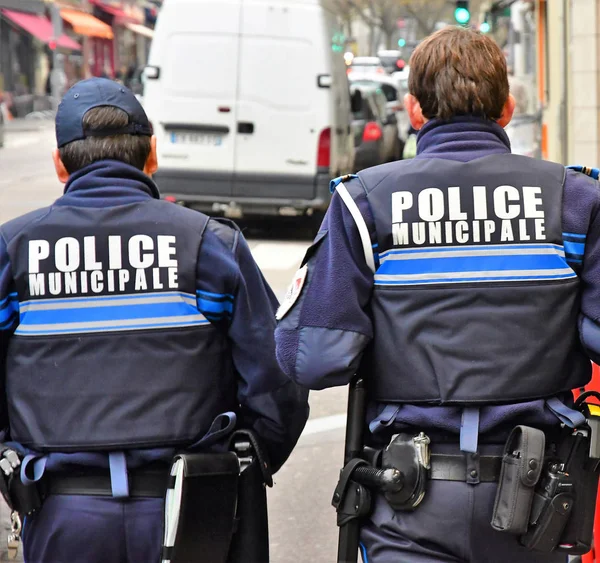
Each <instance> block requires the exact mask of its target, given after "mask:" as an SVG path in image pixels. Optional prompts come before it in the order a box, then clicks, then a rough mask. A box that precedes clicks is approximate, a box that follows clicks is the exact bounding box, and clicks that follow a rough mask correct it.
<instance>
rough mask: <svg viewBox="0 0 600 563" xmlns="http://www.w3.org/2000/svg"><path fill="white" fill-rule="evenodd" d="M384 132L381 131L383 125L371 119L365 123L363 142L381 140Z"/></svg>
mask: <svg viewBox="0 0 600 563" xmlns="http://www.w3.org/2000/svg"><path fill="white" fill-rule="evenodd" d="M382 136H383V133H382V131H381V127H379V125H378V124H377V123H375V122H374V121H369V123H367V124H366V125H365V130H364V131H363V142H365V143H367V142H369V141H379V139H381V137H382Z"/></svg>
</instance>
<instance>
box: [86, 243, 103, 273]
mask: <svg viewBox="0 0 600 563" xmlns="http://www.w3.org/2000/svg"><path fill="white" fill-rule="evenodd" d="M83 264H84V268H85V269H86V270H88V271H92V270H101V269H102V263H101V262H98V260H96V237H83Z"/></svg>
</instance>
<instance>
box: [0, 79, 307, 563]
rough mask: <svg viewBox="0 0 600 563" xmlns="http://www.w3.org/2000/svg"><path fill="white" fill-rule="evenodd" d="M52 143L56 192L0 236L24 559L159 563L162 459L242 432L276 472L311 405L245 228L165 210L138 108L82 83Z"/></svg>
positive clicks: (6, 414)
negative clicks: (36, 500)
mask: <svg viewBox="0 0 600 563" xmlns="http://www.w3.org/2000/svg"><path fill="white" fill-rule="evenodd" d="M56 137H57V142H58V148H57V149H56V151H55V152H54V155H53V156H54V162H55V165H56V172H57V175H58V178H59V180H60V181H61V182H63V183H65V184H66V186H65V191H64V195H63V196H61V197H60V198H59V199H57V200H56V201H55V202H54V203H53V204H52V205H51V206H49V207H47V208H44V209H40V210H38V211H34V212H32V213H29V214H27V215H25V216H22V217H19V218H17V219H15V220H13V221H10V222H8V223H6V224H4V225H3V226H2V227H1V228H0V354H1V358H2V362H1V364H0V370H1V372H0V373H1V377H2V381H5V386H4V387H3V389H2V403H3V404H4V403H6V406H5V407H3V408H2V410H1V411H0V416H1V418H2V425H3V427H4V428H5V437H4V440H3V441H4V444H5V447H6V446H7V445H8V446H11V447H12V448H13V449H14V450H16V451H18V452H19V454H20V457H21V460H22V461H21V465H20V467H15V473H16V472H19V471H20V474H21V480H22V481H23V482H26V483H29V484H31V483H36V485H35V486H36V487H39V490H41V491H44V496H45V500H44V502H43V504H42V506H41V508H39V509H38V510H37V511H35V512H34V513H33V515H32V516H28V517H27V519H26V524H25V528H24V534H23V537H24V552H25V560H26V561H28V562H32V563H42V562H43V563H50V562H56V563H58V562H61V563H66V562H72V561H85V562H86V563H94V562H101V561H111V562H117V561H120V562H125V561H128V562H137V563H148V562H150V561H158V559H159V557H160V546H161V542H162V530H163V504H164V503H163V497H164V495H165V485H164V484H165V483H166V476H167V473H168V468H169V462H170V461H171V459H172V457H173V454H174V453H175V452H176V451H182V450H190V449H195V450H200V451H203V450H206V451H212V450H214V449H218V448H223V447H225V446H224V444H225V443H226V441H227V437H228V435H229V434H230V433H231V432H232V431H233V430H234V429H236V428H246V429H249V430H252V431H253V432H254V433H255V434H256V435H257V436H258V438H259V440H260V441H261V442H262V443H263V445H264V447H265V449H266V452H267V455H268V457H269V458H270V462H271V464H272V467H273V469H274V470H277V469H278V468H279V467H281V465H282V464H283V463H284V461H285V460H286V458H287V457H288V455H289V453H290V452H291V450H292V448H293V446H294V444H295V443H296V441H297V439H298V437H299V435H300V433H301V431H302V429H303V427H304V424H305V422H306V419H307V416H308V405H307V392H305V391H300V390H299V388H298V387H296V385H295V384H294V383H292V382H290V381H289V380H288V379H287V378H286V377H285V376H284V375H283V373H282V372H281V371H280V368H279V367H278V365H277V362H276V360H275V353H274V339H273V330H274V322H275V321H274V310H275V307H276V305H277V303H276V299H275V297H274V295H273V293H272V291H271V289H270V288H269V286H268V284H267V283H266V281H265V280H264V278H263V277H262V275H261V273H260V271H259V269H258V267H257V265H256V263H255V262H254V260H253V258H252V255H251V253H250V250H249V248H248V245H247V243H246V241H245V240H244V237H243V236H242V235H241V233H240V232H239V231H238V230H237V229H236V227H235V226H234V225H233V224H230V223H227V222H218V221H216V220H212V219H209V218H208V217H207V216H205V215H203V214H201V213H197V212H194V211H191V210H188V209H185V208H184V207H180V206H177V205H173V204H171V203H168V202H165V201H161V200H160V196H159V192H158V189H157V187H156V185H155V184H154V182H153V181H152V179H151V175H152V174H153V173H154V172H155V170H156V169H157V159H156V138H155V137H154V136H153V132H152V127H151V125H150V123H149V121H148V118H147V117H146V114H145V112H144V110H143V109H142V107H141V106H140V104H139V102H138V101H137V100H136V98H135V96H134V95H133V94H132V93H131V92H130V91H129V90H127V89H126V88H124V87H123V86H121V85H119V84H117V83H115V82H112V81H110V80H106V79H90V80H85V81H83V82H80V83H78V84H76V85H75V86H74V87H73V88H71V90H69V92H68V93H67V94H66V95H65V97H64V99H63V101H62V102H61V104H60V106H59V108H58V113H57V117H56ZM5 458H6V459H7V460H8V459H9V457H8V455H7V454H5ZM10 459H13V458H10ZM13 465H17V464H13ZM150 473H151V475H153V476H156V474H157V473H159V474H161V473H162V474H163V475H164V477H165V478H164V479H162V480H159V481H160V482H162V485H159V486H153V485H152V483H153V482H156V480H155V481H152V479H149V478H148V477H149V475H150ZM74 477H77V478H78V479H80V481H79V483H80V486H79V487H77V481H74V480H73V478H74ZM90 483H94V485H95V486H94V487H90V488H87V489H86V487H87V485H86V484H88V485H89V484H90ZM69 491H71V493H69ZM55 493H57V494H55Z"/></svg>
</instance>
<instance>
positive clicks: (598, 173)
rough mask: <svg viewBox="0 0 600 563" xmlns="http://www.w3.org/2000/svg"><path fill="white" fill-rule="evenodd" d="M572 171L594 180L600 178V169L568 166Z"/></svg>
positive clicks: (575, 165) (576, 165)
mask: <svg viewBox="0 0 600 563" xmlns="http://www.w3.org/2000/svg"><path fill="white" fill-rule="evenodd" d="M567 168H568V169H570V170H575V172H581V173H582V174H585V175H586V176H590V177H591V178H594V180H598V179H599V177H600V169H598V168H590V167H589V166H580V165H578V164H573V165H571V166H567Z"/></svg>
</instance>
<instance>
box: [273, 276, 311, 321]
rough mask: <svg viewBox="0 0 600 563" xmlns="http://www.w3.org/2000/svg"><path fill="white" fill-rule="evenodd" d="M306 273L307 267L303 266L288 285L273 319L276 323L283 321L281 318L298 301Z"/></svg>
mask: <svg viewBox="0 0 600 563" xmlns="http://www.w3.org/2000/svg"><path fill="white" fill-rule="evenodd" d="M307 273H308V266H307V265H304V266H302V268H300V269H299V270H298V271H297V272H296V273H295V274H294V279H293V280H292V283H291V284H290V287H289V288H288V290H287V293H286V294H285V297H284V298H283V301H282V302H281V305H280V306H279V309H277V313H276V315H275V318H276V319H277V320H278V321H280V320H281V319H283V317H285V316H286V315H287V313H288V312H289V310H290V309H291V308H292V307H293V306H294V303H296V301H298V297H300V294H301V293H302V288H303V287H304V282H305V281H306V274H307Z"/></svg>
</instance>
